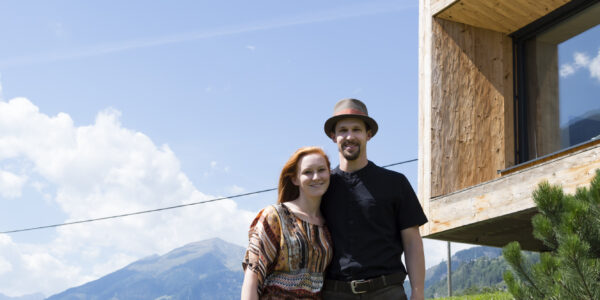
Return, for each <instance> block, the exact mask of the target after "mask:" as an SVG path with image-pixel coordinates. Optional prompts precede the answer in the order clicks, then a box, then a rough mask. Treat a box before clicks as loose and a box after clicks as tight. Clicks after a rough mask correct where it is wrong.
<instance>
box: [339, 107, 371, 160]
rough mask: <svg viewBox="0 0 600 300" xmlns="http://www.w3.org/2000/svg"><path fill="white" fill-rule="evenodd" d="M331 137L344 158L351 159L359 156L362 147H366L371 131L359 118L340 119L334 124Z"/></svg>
mask: <svg viewBox="0 0 600 300" xmlns="http://www.w3.org/2000/svg"><path fill="white" fill-rule="evenodd" d="M332 139H333V141H334V142H335V143H336V144H337V145H338V150H339V151H340V153H342V155H343V156H344V158H345V159H346V160H349V161H352V160H356V159H357V158H359V157H360V155H361V151H362V149H366V146H367V141H368V140H370V139H371V131H370V130H369V131H367V128H366V126H365V122H363V121H362V120H361V119H357V118H347V119H342V120H340V121H338V122H337V123H336V124H335V131H334V133H333V135H332Z"/></svg>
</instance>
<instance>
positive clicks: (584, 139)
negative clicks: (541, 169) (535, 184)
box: [513, 0, 600, 163]
mask: <svg viewBox="0 0 600 300" xmlns="http://www.w3.org/2000/svg"><path fill="white" fill-rule="evenodd" d="M598 24H600V1H597V0H596V1H589V0H588V1H572V2H571V3H569V4H567V5H565V6H563V7H562V8H559V9H558V10H557V11H555V12H552V13H551V14H549V15H548V16H546V17H543V18H542V19H540V20H538V21H536V22H534V23H533V24H530V25H528V26H527V27H525V28H523V29H522V30H519V31H518V32H516V33H515V34H513V42H514V43H513V44H514V46H515V53H514V54H515V67H516V70H515V74H516V81H515V86H516V87H517V88H516V90H515V91H516V97H515V102H516V105H515V107H516V115H517V119H516V123H517V124H516V125H517V126H516V128H517V132H516V136H517V141H516V144H517V149H516V153H517V161H518V162H519V163H523V162H526V161H530V160H534V159H537V158H540V157H543V156H547V155H549V154H553V153H556V152H558V151H563V150H565V149H569V148H572V147H574V146H578V145H582V144H585V143H591V142H593V141H595V140H598V139H600V25H598Z"/></svg>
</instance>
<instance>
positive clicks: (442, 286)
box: [425, 247, 539, 299]
mask: <svg viewBox="0 0 600 300" xmlns="http://www.w3.org/2000/svg"><path fill="white" fill-rule="evenodd" d="M526 256H527V257H528V259H529V260H533V261H535V260H537V259H539V258H538V255H537V254H536V253H528V254H526ZM508 268H509V266H508V264H507V263H506V261H505V260H504V258H503V257H502V256H501V249H500V248H492V247H474V248H471V249H467V250H463V251H459V252H457V253H456V254H455V255H453V256H452V293H453V295H454V296H461V295H475V294H482V293H493V292H497V291H504V290H506V284H505V283H504V280H503V278H502V274H503V273H504V271H506V270H507V269H508ZM434 273H436V274H437V276H433V274H434ZM427 276H428V277H433V278H431V279H434V278H435V280H426V284H425V298H428V299H430V298H440V297H447V296H448V287H447V281H446V262H441V263H440V264H438V265H436V266H434V267H431V268H429V269H428V270H427Z"/></svg>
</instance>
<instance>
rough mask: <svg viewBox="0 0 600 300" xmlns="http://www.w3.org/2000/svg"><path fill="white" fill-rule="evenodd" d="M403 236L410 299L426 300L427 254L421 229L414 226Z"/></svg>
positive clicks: (403, 231) (406, 230)
mask: <svg viewBox="0 0 600 300" xmlns="http://www.w3.org/2000/svg"><path fill="white" fill-rule="evenodd" d="M401 235H402V246H403V247H404V260H405V262H406V271H407V272H408V278H409V279H410V288H411V290H412V292H411V296H410V299H411V300H423V299H425V294H424V293H425V292H424V289H425V254H424V253H423V240H422V239H421V234H420V233H419V227H418V226H414V227H410V228H406V229H403V230H402V231H401Z"/></svg>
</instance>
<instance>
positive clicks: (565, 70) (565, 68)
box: [559, 64, 575, 77]
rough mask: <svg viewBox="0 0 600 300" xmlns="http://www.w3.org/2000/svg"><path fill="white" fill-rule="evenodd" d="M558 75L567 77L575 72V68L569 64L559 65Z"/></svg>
mask: <svg viewBox="0 0 600 300" xmlns="http://www.w3.org/2000/svg"><path fill="white" fill-rule="evenodd" d="M559 74H560V77H568V76H570V75H573V74H575V68H574V67H573V66H572V65H570V64H563V65H562V66H560V71H559Z"/></svg>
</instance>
